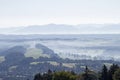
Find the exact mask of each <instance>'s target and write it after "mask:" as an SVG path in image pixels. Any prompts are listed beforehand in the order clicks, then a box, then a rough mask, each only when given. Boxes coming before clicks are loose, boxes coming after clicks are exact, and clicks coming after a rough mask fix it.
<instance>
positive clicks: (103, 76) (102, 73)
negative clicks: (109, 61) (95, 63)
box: [100, 65, 108, 80]
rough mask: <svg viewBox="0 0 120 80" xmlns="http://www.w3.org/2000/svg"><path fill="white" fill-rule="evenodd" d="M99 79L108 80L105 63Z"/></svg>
mask: <svg viewBox="0 0 120 80" xmlns="http://www.w3.org/2000/svg"><path fill="white" fill-rule="evenodd" d="M100 79H101V80H108V69H107V67H106V66H105V65H103V68H102V72H101V78H100Z"/></svg>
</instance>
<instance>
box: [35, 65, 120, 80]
mask: <svg viewBox="0 0 120 80" xmlns="http://www.w3.org/2000/svg"><path fill="white" fill-rule="evenodd" d="M110 74H111V75H110ZM110 79H112V80H120V67H119V66H118V65H115V64H113V65H112V66H111V67H110V68H109V69H108V68H107V67H106V65H103V67H102V70H101V71H100V72H98V73H96V72H95V71H92V70H90V69H89V68H88V67H87V66H86V67H85V70H84V72H83V73H80V75H78V74H76V73H75V72H74V71H71V72H69V71H58V72H52V71H51V70H50V69H49V70H48V72H47V73H44V74H42V75H41V74H40V73H38V74H36V75H35V76H34V80H110Z"/></svg>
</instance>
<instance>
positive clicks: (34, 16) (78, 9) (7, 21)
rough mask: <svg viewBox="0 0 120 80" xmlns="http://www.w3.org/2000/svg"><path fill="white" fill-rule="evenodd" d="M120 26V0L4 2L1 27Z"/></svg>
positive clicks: (0, 1) (0, 8)
mask: <svg viewBox="0 0 120 80" xmlns="http://www.w3.org/2000/svg"><path fill="white" fill-rule="evenodd" d="M49 23H56V24H72V25H76V24H88V23H96V24H98V23H101V24H104V23H120V0H0V27H10V26H26V25H43V24H49Z"/></svg>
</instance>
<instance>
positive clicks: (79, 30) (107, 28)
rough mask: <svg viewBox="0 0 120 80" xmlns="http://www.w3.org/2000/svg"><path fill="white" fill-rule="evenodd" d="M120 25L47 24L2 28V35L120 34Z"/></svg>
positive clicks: (0, 32)
mask: <svg viewBox="0 0 120 80" xmlns="http://www.w3.org/2000/svg"><path fill="white" fill-rule="evenodd" d="M119 33H120V24H80V25H64V24H47V25H31V26H21V27H13V28H1V29H0V34H119Z"/></svg>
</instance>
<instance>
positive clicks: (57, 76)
mask: <svg viewBox="0 0 120 80" xmlns="http://www.w3.org/2000/svg"><path fill="white" fill-rule="evenodd" d="M52 80H76V75H74V74H72V73H71V72H66V71H60V72H55V73H54V75H53V79H52Z"/></svg>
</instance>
